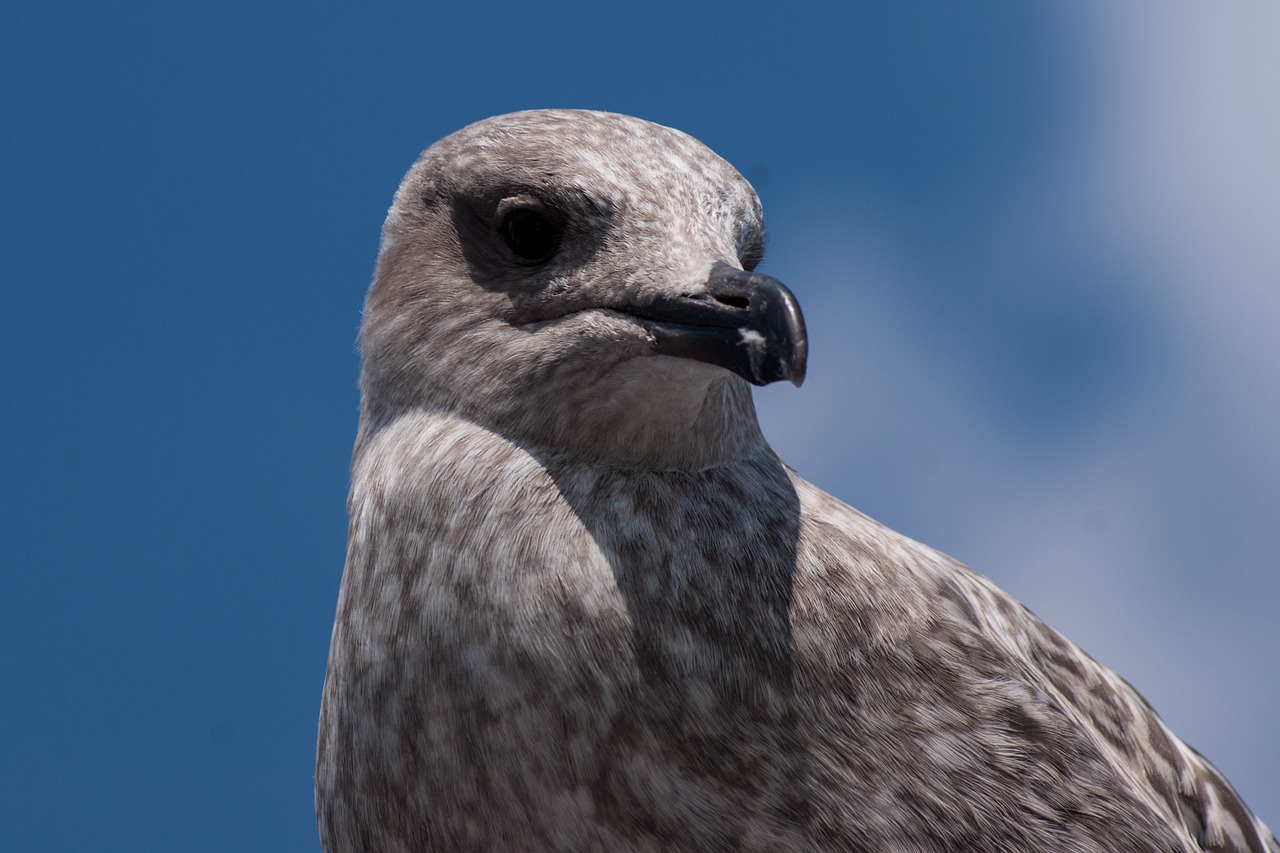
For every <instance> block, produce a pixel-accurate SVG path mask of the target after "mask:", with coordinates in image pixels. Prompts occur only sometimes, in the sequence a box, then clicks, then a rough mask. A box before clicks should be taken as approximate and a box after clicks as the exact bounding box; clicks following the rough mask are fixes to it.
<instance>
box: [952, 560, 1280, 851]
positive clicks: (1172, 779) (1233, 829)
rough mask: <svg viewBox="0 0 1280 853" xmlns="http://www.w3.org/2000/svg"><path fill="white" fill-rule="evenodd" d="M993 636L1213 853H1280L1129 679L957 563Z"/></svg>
mask: <svg viewBox="0 0 1280 853" xmlns="http://www.w3.org/2000/svg"><path fill="white" fill-rule="evenodd" d="M955 565H956V568H957V569H958V571H957V572H956V573H955V575H954V578H955V582H956V585H957V593H958V594H959V595H962V596H965V597H966V598H968V600H969V602H970V604H971V605H972V610H973V612H974V614H975V616H976V618H979V619H981V620H982V621H983V622H984V623H985V625H984V626H983V627H984V628H985V631H986V633H987V634H988V636H990V637H992V638H993V639H995V641H996V642H998V643H1001V644H1002V645H1005V647H1006V651H1007V652H1008V653H1009V654H1010V655H1011V656H1012V657H1014V658H1015V659H1017V660H1020V661H1024V662H1026V664H1027V673H1026V675H1027V677H1028V678H1029V679H1033V681H1034V682H1035V683H1036V685H1037V687H1039V688H1040V689H1042V690H1044V691H1046V692H1047V693H1048V694H1049V695H1050V696H1051V697H1052V698H1053V699H1054V700H1056V704H1057V705H1058V706H1059V707H1060V708H1062V709H1063V710H1064V711H1065V713H1067V714H1068V715H1070V716H1072V717H1074V718H1075V720H1076V722H1077V723H1078V725H1080V726H1081V727H1082V728H1083V729H1084V730H1085V731H1086V732H1087V733H1088V734H1090V735H1091V736H1092V737H1093V739H1094V740H1095V742H1096V743H1097V745H1098V746H1099V747H1100V749H1101V750H1102V751H1103V753H1104V754H1105V755H1107V756H1108V757H1109V758H1110V759H1111V761H1112V764H1113V766H1115V767H1117V768H1120V769H1121V771H1122V772H1123V773H1125V774H1126V775H1129V776H1130V777H1131V778H1132V779H1133V781H1134V783H1135V784H1137V785H1143V786H1145V787H1148V788H1149V790H1150V791H1151V792H1152V794H1153V795H1154V797H1155V799H1156V801H1157V802H1158V804H1159V805H1160V806H1162V807H1163V809H1164V810H1166V811H1167V812H1168V815H1169V818H1170V820H1174V821H1180V822H1181V824H1182V826H1183V827H1185V829H1186V832H1187V834H1188V835H1190V836H1191V838H1192V839H1194V840H1195V842H1196V843H1197V844H1198V845H1199V846H1200V848H1201V849H1202V850H1206V851H1223V853H1280V843H1278V842H1277V841H1276V838H1275V836H1274V835H1273V834H1272V833H1271V831H1270V830H1269V829H1268V828H1267V826H1266V825H1265V824H1264V823H1263V822H1262V821H1261V820H1259V819H1258V818H1257V817H1256V816H1255V815H1254V814H1253V813H1252V812H1251V811H1250V810H1249V808H1248V807H1247V806H1246V805H1245V803H1244V801H1243V800H1241V798H1240V795H1239V794H1237V793H1236V792H1235V790H1234V789H1233V788H1232V787H1231V785H1230V784H1229V783H1228V782H1227V780H1226V779H1225V778H1223V776H1222V774H1221V773H1220V772H1218V770H1217V768H1215V767H1214V766H1213V765H1212V764H1210V763H1209V762H1208V761H1207V760H1206V759H1205V758H1204V756H1202V755H1200V753H1198V752H1196V751H1195V750H1194V749H1192V748H1191V747H1190V746H1188V745H1187V744H1185V743H1183V742H1182V740H1181V739H1179V738H1178V737H1177V736H1176V735H1174V734H1173V732H1171V731H1170V730H1169V728H1168V727H1167V726H1166V725H1165V724H1164V722H1163V721H1162V720H1161V719H1160V717H1159V716H1158V715H1157V714H1156V712H1155V711H1154V710H1153V709H1152V707H1151V705H1150V704H1148V703H1147V701H1146V700H1145V699H1144V698H1143V697H1142V696H1141V694H1139V693H1138V691H1137V690H1135V689H1134V688H1133V686H1132V685H1130V684H1129V683H1128V682H1127V681H1125V680H1124V679H1122V678H1121V677H1120V676H1118V675H1116V674H1115V673H1114V672H1112V671H1111V670H1110V669H1108V668H1106V667H1105V666H1103V665H1102V664H1100V663H1098V662H1097V661H1095V660H1094V659H1093V658H1092V657H1090V656H1089V655H1088V654H1086V653H1085V652H1084V651H1083V650H1082V649H1080V648H1079V647H1078V646H1076V645H1075V644H1074V643H1072V642H1071V641H1070V640H1068V639H1066V638H1065V637H1063V636H1062V635H1061V634H1059V633H1058V632H1057V631H1055V630H1053V629H1052V628H1050V627H1049V626H1048V625H1046V624H1045V623H1044V622H1042V621H1040V619H1038V618H1037V617H1036V616H1035V615H1034V614H1033V613H1031V611H1029V610H1028V609H1027V608H1026V607H1024V606H1023V605H1021V604H1019V603H1018V602H1016V601H1015V600H1014V599H1012V598H1011V597H1010V596H1009V595H1008V594H1007V593H1005V592H1004V591H1002V590H1000V589H999V588H998V587H996V586H995V585H994V584H992V583H991V582H990V581H988V580H987V579H986V578H984V577H982V576H981V575H978V574H976V573H974V572H972V571H971V570H969V569H968V568H966V567H964V566H960V565H959V564H955Z"/></svg>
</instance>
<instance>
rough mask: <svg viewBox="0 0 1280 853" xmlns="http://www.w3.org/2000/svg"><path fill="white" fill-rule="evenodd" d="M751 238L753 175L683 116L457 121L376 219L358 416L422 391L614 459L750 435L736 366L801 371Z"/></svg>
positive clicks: (794, 327) (691, 459) (510, 430)
mask: <svg viewBox="0 0 1280 853" xmlns="http://www.w3.org/2000/svg"><path fill="white" fill-rule="evenodd" d="M763 254H764V231H763V219H762V214H761V208H760V202H759V199H758V198H757V196H756V193H755V191H754V190H753V189H752V188H751V185H750V184H748V183H747V181H746V180H745V179H744V178H743V177H742V176H741V175H739V174H738V172H737V171H736V170H734V168H733V167H732V166H730V165H729V164H728V163H726V162H725V161H724V160H722V159H720V158H719V157H718V156H716V155H715V154H714V153H713V152H712V151H711V150H710V149H708V148H707V147H706V146H704V145H702V144H701V143H700V142H698V141H697V140H695V139H693V138H692V137H690V136H688V135H686V134H684V133H681V132H679V131H676V130H673V129H671V128H667V127H662V126H660V125H656V124H652V123H649V122H645V121H642V120H640V119H636V118H631V117H628V116H622V115H615V114H611V113H597V112H587V111H579V110H538V111H529V112H521V113H513V114H510V115H504V116H498V117H496V118H491V119H488V120H485V121H481V122H478V123H476V124H473V125H470V126H469V127H466V128H464V129H462V130H460V131H458V132H457V133H454V134H452V135H450V136H448V137H446V138H444V139H442V140H441V141H439V142H437V143H436V144H435V145H433V146H431V147H430V148H428V149H427V150H426V151H425V152H424V153H423V154H422V156H421V157H420V158H419V159H418V161H417V163H416V164H415V165H414V166H413V168H412V169H411V170H410V172H409V174H408V175H407V176H406V177H405V179H404V181H403V183H402V184H401V186H400V189H399V191H398V192H397V194H396V197H395V202H394V204H393V205H392V208H391V211H390V213H389V215H388V217H387V220H386V224H385V226H384V228H383V234H382V246H381V251H380V254H379V258H378V265H377V271H376V274H375V278H374V283H373V286H372V288H371V289H370V292H369V296H368V299H367V302H366V306H365V317H364V323H363V326H362V328H361V333H360V346H361V352H362V356H363V359H364V369H363V373H362V380H361V383H362V388H363V392H364V399H365V402H364V410H363V417H364V421H365V429H366V430H368V429H372V428H376V424H377V423H378V422H383V421H385V420H386V419H387V418H389V417H394V416H395V415H396V414H397V413H398V412H402V411H404V410H406V409H410V408H415V409H416V408H427V409H431V410H437V411H443V412H446V413H450V414H456V415H457V416H459V417H463V418H467V419H469V420H473V421H475V422H477V423H479V424H481V425H483V426H485V427H487V428H491V429H493V430H495V431H497V432H499V433H501V434H503V435H505V436H507V437H509V438H511V439H512V440H514V441H517V442H521V443H526V444H529V445H532V446H535V447H538V448H542V449H546V450H549V451H553V452H557V453H567V454H571V455H575V456H584V457H588V458H590V459H592V460H594V461H599V462H604V463H608V464H613V465H618V466H622V467H630V466H637V465H638V466H659V467H688V466H691V465H692V466H697V465H704V464H709V463H711V462H714V461H715V460H716V459H717V458H720V457H723V456H724V455H726V454H732V453H733V452H735V451H736V450H740V449H741V447H742V446H745V445H746V444H750V443H751V442H752V441H756V440H758V437H759V434H758V427H756V423H755V416H754V410H753V409H752V408H751V401H750V390H749V387H748V385H747V383H752V384H756V385H764V384H767V383H770V382H774V381H777V380H781V379H787V380H790V381H792V382H793V383H795V384H796V385H799V384H800V383H801V382H802V381H803V379H804V371H805V355H806V349H807V340H806V336H805V329H804V320H803V317H802V315H801V313H800V309H799V306H798V305H797V303H796V300H795V298H794V296H792V294H791V292H790V291H789V290H787V288H786V287H785V286H783V285H782V284H781V283H780V282H778V281H777V280H775V279H773V278H771V277H769V276H767V275H762V274H760V273H756V272H754V271H753V270H754V267H755V266H756V264H757V263H759V261H760V260H761V258H762V257H763Z"/></svg>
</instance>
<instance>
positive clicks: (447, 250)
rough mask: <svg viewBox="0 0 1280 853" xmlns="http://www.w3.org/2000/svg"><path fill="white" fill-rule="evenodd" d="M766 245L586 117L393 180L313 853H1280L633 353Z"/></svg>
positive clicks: (998, 602) (1023, 637) (1156, 733)
mask: <svg viewBox="0 0 1280 853" xmlns="http://www.w3.org/2000/svg"><path fill="white" fill-rule="evenodd" d="M513 207H524V208H530V209H535V210H539V211H542V212H544V213H546V214H547V215H548V216H550V217H552V219H554V223H555V225H556V227H557V228H558V229H559V232H558V233H559V235H560V239H559V243H558V245H557V247H556V251H555V253H554V255H553V256H552V257H551V258H550V259H548V260H546V261H545V262H539V263H530V262H528V260H527V259H521V258H518V257H515V256H513V255H512V253H511V250H510V249H509V247H508V246H507V245H505V244H504V242H503V240H502V235H501V228H502V224H501V223H502V222H503V216H504V215H505V214H506V213H507V212H509V211H510V210H511V209H512V208H513ZM762 227H763V226H762V219H761V211H760V205H759V201H758V200H757V198H756V195H755V193H754V191H753V190H752V189H751V187H750V186H749V185H748V184H747V183H746V182H745V181H744V180H743V179H742V178H741V177H740V176H739V175H738V173H737V172H736V171H734V170H733V168H732V167H730V166H729V165H728V164H726V163H725V162H724V161H722V160H721V159H719V158H718V157H716V155H715V154H713V153H712V152H711V151H709V150H708V149H706V148H705V147H704V146H702V145H701V144H700V143H698V142H697V141H696V140H694V139H692V138H691V137H688V136H686V135H684V134H682V133H679V132H678V131H674V130H671V129H669V128H664V127H659V126H657V125H653V124H649V123H647V122H643V121H640V120H638V119H634V118H628V117H625V116H618V115H611V114H605V113H589V112H579V111H540V112H528V113H517V114H513V115H509V116H502V117H499V118H496V119H489V120H487V121H484V122H480V123H479V124H476V125H472V126H471V127H468V128H466V129H464V130H462V131H459V132H458V133H456V134H454V135H452V136H450V137H448V138H446V139H444V140H442V141H440V142H438V143H437V144H436V145H434V146H432V147H431V148H430V149H428V150H427V151H426V152H425V153H424V154H423V156H422V157H421V159H420V160H419V161H418V163H417V164H416V165H415V166H414V167H413V169H412V171H410V173H409V174H408V176H407V177H406V178H405V180H404V183H403V184H402V186H401V188H400V190H399V192H398V194H397V196H396V200H395V204H394V206H393V207H392V209H391V212H390V215H389V216H388V219H387V222H386V226H385V228H384V233H383V241H382V249H381V253H380V257H379V261H378V268H377V272H376V276H375V280H374V284H373V287H372V288H371V290H370V293H369V296H368V301H367V305H366V312H365V319H364V325H363V327H362V329H361V338H360V340H361V349H362V354H363V359H364V362H363V372H362V378H361V384H362V391H363V398H362V408H361V424H360V434H359V437H358V439H357V443H356V450H355V456H354V460H353V463H352V487H351V495H350V500H349V510H350V518H351V522H350V536H349V549H348V554H347V565H346V571H345V574H344V576H343V582H342V590H341V595H340V598H339V602H338V611H337V618H336V622H335V625H334V632H333V644H332V649H331V653H330V659H329V671H328V677H327V679H326V683H325V689H324V702H323V709H322V712H321V720H320V739H319V750H318V760H317V768H316V786H317V787H316V790H317V809H318V814H319V821H320V831H321V837H322V840H323V845H324V849H325V850H326V851H329V853H338V851H360V850H378V851H393V850H403V851H417V850H477V851H479V850H512V851H518V850H573V851H589V850H653V851H657V850H689V851H716V850H725V851H728V850H782V849H785V850H832V851H835V850H862V851H956V850H980V851H1078V852H1079V853H1086V851H1089V853H1103V851H1196V850H1212V851H1251V852H1252V853H1267V851H1271V853H1277V851H1280V845H1277V843H1276V841H1275V839H1274V838H1273V837H1272V835H1271V833H1270V832H1269V831H1268V830H1267V829H1266V827H1265V826H1264V825H1263V824H1262V823H1261V822H1260V821H1259V820H1258V819H1257V818H1255V817H1254V816H1253V815H1252V814H1251V813H1250V812H1249V811H1248V809H1247V808H1246V807H1245V806H1244V804H1243V803H1242V802H1241V801H1240V799H1239V798H1238V796H1237V795H1236V794H1235V792H1234V791H1233V790H1232V789H1231V787H1230V786H1229V785H1228V784H1227V782H1226V781H1225V780H1224V779H1223V778H1222V776H1221V775H1220V774H1219V773H1218V772H1217V771H1216V770H1215V769H1214V768H1213V767H1212V766H1211V765H1210V764H1209V763H1208V762H1207V761H1205V760H1204V759H1203V758H1202V757H1201V756H1200V755H1198V754H1197V753H1196V752H1194V751H1193V750H1192V749H1190V748H1189V747H1188V746H1186V745H1185V744H1184V743H1182V741H1180V740H1178V738H1177V737H1175V736H1174V735H1173V734H1172V733H1171V732H1169V730H1168V729H1167V728H1165V726H1164V724H1163V723H1162V722H1161V721H1160V719H1159V717H1157V716H1156V714H1155V713H1154V712H1153V711H1152V710H1151V708H1150V707H1149V706H1148V705H1147V704H1146V702H1145V701H1144V700H1143V699H1142V697H1141V696H1139V695H1138V694H1137V693H1136V692H1135V691H1134V690H1133V689H1132V688H1131V687H1130V686H1129V685H1128V684H1126V683H1125V682H1124V681H1123V680H1121V679H1120V678H1119V677H1118V676H1116V675H1115V674H1114V673H1112V672H1111V671H1110V670H1108V669H1106V668H1105V667H1103V666H1102V665H1100V664H1098V663H1097V662H1095V661H1094V660H1092V659H1091V658H1090V657H1088V656H1087V655H1086V654H1084V653H1083V652H1082V651H1081V650H1080V649H1078V648H1077V647H1076V646H1074V645H1073V644H1072V643H1070V642H1069V641H1067V640H1066V639H1064V638H1063V637H1061V636H1060V635H1058V634H1057V633H1055V632H1054V631H1053V630H1052V629H1050V628H1048V627H1046V626H1045V625H1044V624H1042V623H1041V622H1040V621H1039V620H1038V619H1036V617H1035V616H1033V615H1032V614H1031V613H1029V612H1028V611H1027V610H1026V609H1024V608H1023V607H1022V606H1021V605H1019V604H1018V603H1017V602H1015V601H1014V600H1013V599H1012V598H1010V597H1009V596H1008V595H1006V594H1005V593H1004V592H1002V591H1000V590H999V589H997V588H996V587H994V586H993V585H992V584H991V583H990V582H988V581H987V580H985V579H984V578H982V577H981V576H979V575H977V574H975V573H973V572H971V571H970V570H969V569H967V568H966V567H964V566H962V565H960V564H959V563H957V562H955V561H954V560H952V559H950V558H948V557H946V556H944V555H942V554H939V553H937V552H935V551H932V550H930V549H929V548H927V547H925V546H923V545H920V544H918V543H916V542H913V541H911V540H909V539H907V538H905V537H903V536H901V535H899V534H897V533H894V532H893V531H891V530H888V529H886V528H885V527H883V526H881V525H879V524H877V523H876V522H874V521H872V520H871V519H868V518H866V517H865V516H863V515H861V514H860V513H858V512H857V511H856V510H854V509H851V508H850V507H848V506H846V505H844V504H843V503H841V502H840V501H838V500H836V499H835V498H833V497H831V496H830V495H827V494H824V493H823V492H821V491H820V490H818V489H817V488H815V487H814V486H812V485H810V484H808V483H806V482H805V481H803V480H802V479H800V478H799V477H798V476H796V475H795V473H794V472H792V471H790V470H789V469H788V468H787V467H786V466H785V465H784V464H783V463H782V462H781V461H780V460H779V459H778V458H777V456H776V455H775V454H774V453H773V451H772V450H771V449H770V447H769V446H768V444H767V443H766V442H765V440H764V438H763V437H762V436H761V434H760V430H759V427H758V425H757V422H756V418H755V412H754V409H753V406H752V402H751V394H750V388H749V386H748V385H747V383H746V382H745V381H743V379H741V378H739V376H737V375H734V374H733V373H730V372H729V371H727V370H725V369H723V368H721V367H717V366H714V365H712V364H707V363H703V362H701V361H696V360H688V359H684V358H671V357H668V356H666V355H661V354H657V353H655V342H654V335H653V333H652V328H651V327H650V326H647V325H646V323H645V322H642V321H640V320H637V318H636V316H634V315H633V314H632V313H629V311H630V307H631V306H634V305H640V304H649V303H651V302H652V301H653V300H654V299H656V298H660V297H671V296H677V295H678V296H682V297H684V296H688V297H689V298H694V297H697V296H698V294H700V293H702V292H703V289H704V288H705V284H704V283H705V282H706V281H707V276H708V271H709V270H710V269H711V268H712V266H713V264H715V263H717V262H722V263H728V264H731V265H734V266H740V265H741V264H742V263H743V261H744V259H746V258H747V256H748V255H751V254H752V253H753V252H757V251H758V246H759V242H760V237H761V233H762ZM748 265H750V263H749V262H748ZM744 337H745V336H744Z"/></svg>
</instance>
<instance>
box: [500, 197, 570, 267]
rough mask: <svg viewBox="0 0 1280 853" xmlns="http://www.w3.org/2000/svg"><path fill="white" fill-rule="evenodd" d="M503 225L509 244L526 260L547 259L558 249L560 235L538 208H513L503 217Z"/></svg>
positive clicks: (503, 237) (503, 232)
mask: <svg viewBox="0 0 1280 853" xmlns="http://www.w3.org/2000/svg"><path fill="white" fill-rule="evenodd" d="M501 227H502V239H503V240H506V241H507V246H508V247H510V249H511V251H513V252H515V253H516V254H517V255H519V256H520V257H522V258H524V259H525V260H526V261H545V260H546V259H547V258H549V257H551V253H552V252H554V251H555V250H556V243H557V241H558V237H559V235H558V234H556V229H555V227H554V226H552V224H551V223H550V222H548V221H547V218H546V217H545V216H543V215H542V214H541V213H538V211H536V210H529V209H528V208H520V209H519V210H513V211H511V212H510V213H508V214H507V215H506V216H505V217H503V219H502V226H501Z"/></svg>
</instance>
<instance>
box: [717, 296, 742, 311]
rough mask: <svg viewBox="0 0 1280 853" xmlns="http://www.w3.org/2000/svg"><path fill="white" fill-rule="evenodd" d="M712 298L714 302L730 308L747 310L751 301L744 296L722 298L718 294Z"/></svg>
mask: <svg viewBox="0 0 1280 853" xmlns="http://www.w3.org/2000/svg"><path fill="white" fill-rule="evenodd" d="M714 298H715V300H716V302H719V303H720V304H722V305H728V306H730V307H732V308H747V307H749V306H750V305H751V300H750V299H748V298H747V297H745V296H722V295H720V294H716V295H715V297H714Z"/></svg>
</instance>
